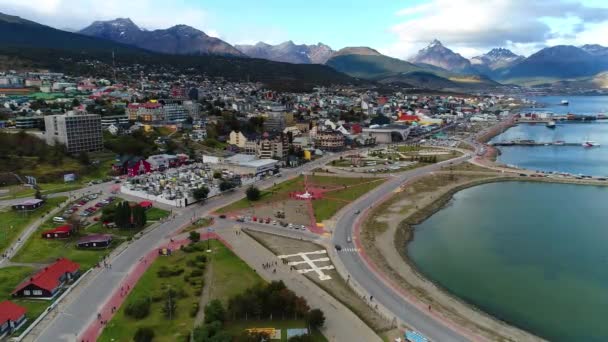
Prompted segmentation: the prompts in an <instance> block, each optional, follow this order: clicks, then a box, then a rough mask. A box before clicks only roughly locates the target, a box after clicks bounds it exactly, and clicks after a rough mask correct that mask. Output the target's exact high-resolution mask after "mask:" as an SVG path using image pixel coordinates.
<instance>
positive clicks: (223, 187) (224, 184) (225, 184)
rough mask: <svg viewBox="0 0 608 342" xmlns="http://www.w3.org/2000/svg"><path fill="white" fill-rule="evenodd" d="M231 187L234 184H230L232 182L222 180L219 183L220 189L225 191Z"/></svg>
mask: <svg viewBox="0 0 608 342" xmlns="http://www.w3.org/2000/svg"><path fill="white" fill-rule="evenodd" d="M232 188H234V184H232V182H229V181H226V180H223V181H222V182H221V183H220V191H226V190H230V189H232Z"/></svg>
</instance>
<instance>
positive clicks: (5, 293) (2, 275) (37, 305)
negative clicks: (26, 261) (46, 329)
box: [0, 266, 51, 331]
mask: <svg viewBox="0 0 608 342" xmlns="http://www.w3.org/2000/svg"><path fill="white" fill-rule="evenodd" d="M35 271H36V270H35V269H34V268H32V267H24V266H11V267H4V268H2V269H0V301H4V300H7V299H9V300H11V301H12V302H14V303H15V304H17V305H21V306H23V307H24V308H26V309H27V313H26V317H27V319H28V321H27V323H26V324H25V326H24V327H22V328H21V329H20V331H21V330H23V329H24V328H25V327H26V326H27V325H29V324H31V323H32V322H33V321H34V320H35V319H36V318H37V317H38V316H40V314H41V313H42V312H44V310H46V308H47V307H48V306H49V305H51V301H46V300H26V299H12V298H11V292H13V291H14V290H15V288H16V287H17V285H19V284H20V283H21V282H22V281H23V280H25V279H27V278H28V277H29V276H30V275H31V274H33V273H35Z"/></svg>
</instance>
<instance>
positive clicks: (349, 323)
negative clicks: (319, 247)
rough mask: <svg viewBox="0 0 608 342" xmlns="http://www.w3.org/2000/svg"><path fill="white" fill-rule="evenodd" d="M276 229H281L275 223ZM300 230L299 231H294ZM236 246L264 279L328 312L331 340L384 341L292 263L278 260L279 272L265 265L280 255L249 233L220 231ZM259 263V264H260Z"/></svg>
mask: <svg viewBox="0 0 608 342" xmlns="http://www.w3.org/2000/svg"><path fill="white" fill-rule="evenodd" d="M272 228H275V229H280V228H276V227H272ZM293 234H297V232H293ZM219 235H220V236H222V238H223V239H224V240H226V241H227V242H228V243H230V245H231V246H232V247H233V249H234V252H235V253H236V254H237V255H238V256H239V257H240V258H241V259H243V260H247V263H249V264H250V266H252V267H253V268H254V269H255V270H256V272H258V273H259V274H260V275H261V276H262V277H263V278H264V279H266V280H268V281H272V280H282V281H283V282H284V283H285V285H287V287H288V288H289V289H290V290H292V291H294V292H295V293H296V294H297V295H298V296H302V297H304V298H306V300H307V302H308V304H309V305H310V307H311V308H319V309H321V310H322V311H323V312H324V313H325V317H326V320H325V326H324V328H323V334H324V335H325V336H326V337H327V338H328V339H329V340H330V341H365V342H381V341H382V340H381V339H380V337H378V335H376V333H375V332H374V331H373V330H372V329H371V328H370V327H368V326H367V325H366V324H365V323H364V322H363V321H361V319H360V318H359V317H357V316H356V315H355V314H354V313H352V312H351V311H350V310H349V309H348V308H347V307H346V306H344V305H343V304H342V303H340V302H338V301H337V300H336V299H335V298H333V297H332V296H330V295H329V294H327V293H326V292H325V291H324V290H322V289H321V288H320V287H318V286H317V285H316V284H314V283H313V282H312V281H310V280H309V279H307V278H306V277H305V276H303V275H301V274H299V273H297V272H295V271H290V266H287V265H283V264H282V263H281V262H278V266H277V267H276V268H274V269H276V273H274V272H272V270H271V269H266V270H265V269H263V268H262V267H261V265H262V264H263V263H265V262H273V261H279V260H278V259H277V257H276V256H275V255H274V254H272V253H271V252H270V251H268V250H267V249H266V248H265V247H263V246H262V245H260V244H259V243H258V242H257V241H255V240H254V239H252V238H251V237H250V236H249V235H247V234H240V235H238V236H237V235H235V234H234V232H233V231H232V230H222V231H220V232H219ZM256 266H257V267H256Z"/></svg>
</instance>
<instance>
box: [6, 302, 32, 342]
mask: <svg viewBox="0 0 608 342" xmlns="http://www.w3.org/2000/svg"><path fill="white" fill-rule="evenodd" d="M26 312H27V310H26V309H25V308H23V307H21V306H19V305H17V304H15V303H13V302H9V301H8V300H6V301H4V302H1V303H0V339H2V337H4V335H8V334H11V333H12V332H13V331H15V330H17V329H19V327H21V325H22V324H23V323H25V321H26V318H25V314H26Z"/></svg>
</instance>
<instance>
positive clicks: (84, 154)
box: [78, 151, 91, 165]
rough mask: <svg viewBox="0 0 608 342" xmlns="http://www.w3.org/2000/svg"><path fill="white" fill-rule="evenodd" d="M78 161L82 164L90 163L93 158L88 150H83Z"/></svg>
mask: <svg viewBox="0 0 608 342" xmlns="http://www.w3.org/2000/svg"><path fill="white" fill-rule="evenodd" d="M78 161H79V162H80V164H82V165H89V164H90V163H91V159H90V158H89V154H88V153H87V152H86V151H82V152H80V153H79V154H78Z"/></svg>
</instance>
